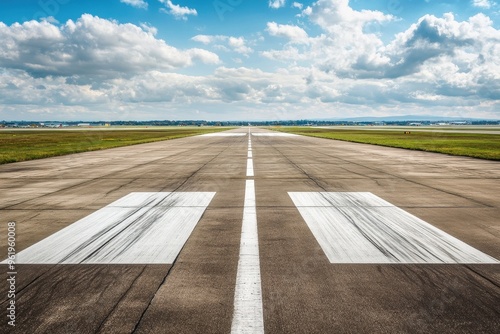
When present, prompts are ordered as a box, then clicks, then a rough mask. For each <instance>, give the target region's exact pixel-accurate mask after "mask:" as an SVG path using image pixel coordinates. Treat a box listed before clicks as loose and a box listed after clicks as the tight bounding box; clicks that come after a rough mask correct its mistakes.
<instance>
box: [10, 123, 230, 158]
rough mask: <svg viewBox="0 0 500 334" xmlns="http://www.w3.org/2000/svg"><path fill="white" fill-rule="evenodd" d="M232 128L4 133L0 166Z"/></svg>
mask: <svg viewBox="0 0 500 334" xmlns="http://www.w3.org/2000/svg"><path fill="white" fill-rule="evenodd" d="M223 130H229V128H171V129H160V130H154V129H137V130H43V131H40V130H38V131H36V130H2V131H0V164H6V163H11V162H19V161H27V160H33V159H43V158H49V157H54V156H59V155H66V154H72V153H79V152H87V151H96V150H104V149H108V148H114V147H121V146H129V145H136V144H144V143H150V142H155V141H161V140H169V139H176V138H183V137H189V136H195V135H201V134H206V133H213V132H219V131H223Z"/></svg>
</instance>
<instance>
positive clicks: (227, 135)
mask: <svg viewBox="0 0 500 334" xmlns="http://www.w3.org/2000/svg"><path fill="white" fill-rule="evenodd" d="M246 135H247V134H246V133H244V132H243V133H241V132H229V133H226V132H215V133H207V134H204V135H200V136H201V137H243V136H246Z"/></svg>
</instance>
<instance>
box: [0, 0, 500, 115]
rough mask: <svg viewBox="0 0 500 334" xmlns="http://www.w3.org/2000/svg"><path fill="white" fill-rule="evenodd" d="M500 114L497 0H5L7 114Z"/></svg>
mask: <svg viewBox="0 0 500 334" xmlns="http://www.w3.org/2000/svg"><path fill="white" fill-rule="evenodd" d="M395 115H433V116H446V117H456V118H487V119H500V2H499V3H497V2H495V1H493V0H443V1H437V0H351V1H349V0H318V1H290V0H204V1H194V0H105V1H103V0H0V120H8V121H13V120H17V121H20V120H30V121H31V120H32V121H50V120H59V121H70V120H84V121H98V120H101V121H112V120H188V119H189V120H293V119H334V118H346V117H364V116H395Z"/></svg>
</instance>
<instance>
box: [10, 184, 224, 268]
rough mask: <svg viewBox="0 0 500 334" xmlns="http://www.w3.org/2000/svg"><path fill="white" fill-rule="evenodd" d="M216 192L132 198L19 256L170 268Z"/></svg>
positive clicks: (36, 260)
mask: <svg viewBox="0 0 500 334" xmlns="http://www.w3.org/2000/svg"><path fill="white" fill-rule="evenodd" d="M214 195H215V193H214V192H194V193H191V192H187V193H186V192H175V193H169V192H161V193H130V194H129V195H127V196H125V197H122V198H121V199H119V200H117V201H115V202H113V203H111V204H109V205H108V206H106V207H104V208H102V209H100V210H98V211H96V212H94V213H92V214H90V215H89V216H87V217H85V218H83V219H80V220H79V221H77V222H75V223H73V224H71V225H69V226H68V227H66V228H64V229H62V230H60V231H58V232H56V233H54V234H52V235H51V236H49V237H47V238H45V239H43V240H42V241H40V242H38V243H36V244H34V245H32V246H31V247H29V248H27V249H25V250H23V251H22V252H20V253H19V254H17V258H16V262H17V263H31V264H58V263H61V264H79V263H93V264H118V263H120V264H155V263H160V264H164V263H166V264H171V263H173V261H174V260H175V258H176V257H177V255H178V254H179V252H180V251H181V249H182V247H183V246H184V244H185V243H186V241H187V239H188V238H189V236H190V235H191V233H192V232H193V230H194V228H195V226H196V225H197V224H198V221H199V220H200V218H201V216H202V215H203V212H204V211H205V209H206V207H207V206H208V205H209V204H210V201H211V200H212V198H213V197H214Z"/></svg>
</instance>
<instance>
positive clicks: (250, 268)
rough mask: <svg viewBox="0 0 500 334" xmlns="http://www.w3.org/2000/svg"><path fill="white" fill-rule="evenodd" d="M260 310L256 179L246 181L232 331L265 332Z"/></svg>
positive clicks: (234, 333) (234, 332)
mask: <svg viewBox="0 0 500 334" xmlns="http://www.w3.org/2000/svg"><path fill="white" fill-rule="evenodd" d="M262 309H263V308H262V287H261V278H260V260H259V237H258V231H257V209H256V206H255V181H254V180H247V181H246V188H245V207H244V209H243V225H242V230H241V242H240V259H239V261H238V273H237V276H236V289H235V294H234V313H233V321H232V325H231V333H232V334H240V333H256V334H257V333H264V318H263V310H262Z"/></svg>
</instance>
